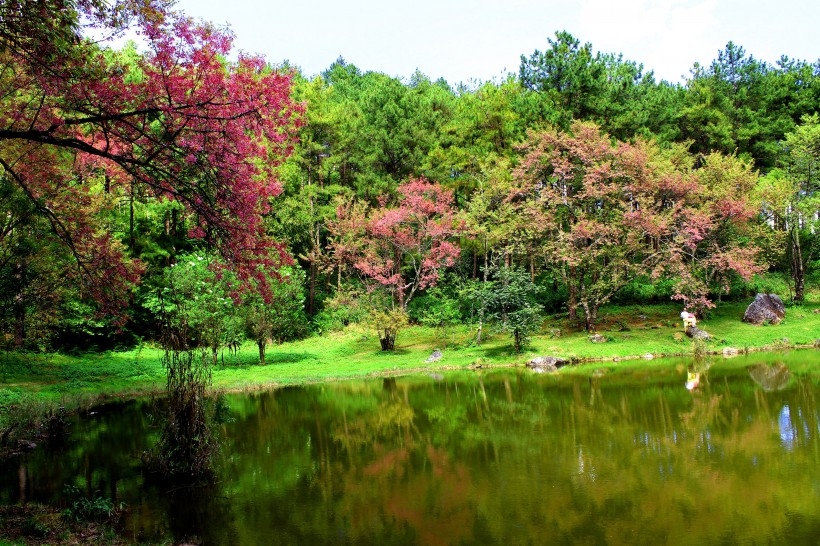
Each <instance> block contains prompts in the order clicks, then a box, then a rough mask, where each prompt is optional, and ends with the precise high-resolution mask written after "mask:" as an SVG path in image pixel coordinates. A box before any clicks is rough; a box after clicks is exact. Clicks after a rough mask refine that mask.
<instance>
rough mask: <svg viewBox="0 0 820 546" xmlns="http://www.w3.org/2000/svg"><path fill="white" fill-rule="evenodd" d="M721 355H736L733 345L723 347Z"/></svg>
mask: <svg viewBox="0 0 820 546" xmlns="http://www.w3.org/2000/svg"><path fill="white" fill-rule="evenodd" d="M723 356H725V357H726V358H729V357H730V356H737V349H735V348H734V347H724V348H723Z"/></svg>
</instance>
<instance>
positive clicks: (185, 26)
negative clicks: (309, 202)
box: [0, 0, 300, 311]
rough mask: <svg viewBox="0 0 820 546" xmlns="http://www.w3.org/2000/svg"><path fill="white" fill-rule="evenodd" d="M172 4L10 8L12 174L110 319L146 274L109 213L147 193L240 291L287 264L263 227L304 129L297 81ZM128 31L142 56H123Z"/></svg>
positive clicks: (2, 115) (26, 4)
mask: <svg viewBox="0 0 820 546" xmlns="http://www.w3.org/2000/svg"><path fill="white" fill-rule="evenodd" d="M166 4H167V2H162V1H160V0H148V1H140V2H137V1H132V0H119V1H116V2H113V3H106V2H101V1H99V0H75V1H73V2H72V1H60V2H57V1H56V0H44V1H41V2H35V1H33V0H16V1H14V2H8V3H4V4H3V7H2V9H0V170H2V173H3V175H4V176H6V177H7V178H9V179H11V180H13V182H14V183H15V184H16V185H17V186H18V187H19V188H20V190H21V191H22V192H23V194H25V196H26V197H27V198H28V199H29V200H30V201H31V202H32V203H34V205H35V206H36V209H37V211H38V213H39V214H41V215H42V216H44V217H45V218H47V219H48V220H49V222H50V223H51V226H52V230H53V231H54V232H55V233H56V234H57V235H58V236H59V237H60V238H61V239H62V240H63V241H64V242H65V244H67V245H68V246H69V248H70V249H71V252H72V253H73V254H74V257H75V260H76V264H77V268H78V270H79V271H80V272H81V273H82V277H83V278H84V279H85V283H86V286H87V289H88V291H89V293H90V294H91V295H92V296H94V298H95V299H97V300H98V301H100V302H102V303H104V304H105V309H106V310H107V311H114V310H116V309H117V308H118V307H120V306H122V305H123V303H124V301H125V299H126V297H127V291H128V287H129V286H130V285H131V284H132V283H134V282H136V281H137V280H138V278H139V274H140V269H141V268H140V265H139V264H138V263H136V262H135V260H133V259H130V258H129V257H128V255H127V252H126V250H125V249H124V248H123V246H122V245H120V244H118V243H117V241H116V238H115V237H114V236H112V234H111V233H110V232H109V231H108V230H106V229H104V226H101V225H100V223H99V218H100V212H101V211H102V210H103V209H104V208H105V207H107V206H112V202H113V201H115V200H116V198H117V197H118V196H122V195H133V192H134V189H135V188H137V187H139V188H141V190H142V191H141V192H140V193H141V194H143V195H145V194H148V195H150V196H152V197H153V198H161V199H172V200H176V201H179V202H180V203H182V204H183V205H184V206H185V207H186V209H187V211H188V212H189V214H190V222H191V224H190V232H189V235H190V236H192V237H197V238H204V239H207V240H208V241H210V242H211V243H212V244H214V245H216V246H217V247H218V248H219V249H220V251H221V253H222V255H223V257H224V258H225V260H226V261H227V263H229V264H230V265H231V267H233V268H235V269H236V270H237V272H238V273H239V275H240V278H243V277H244V278H248V277H249V276H250V275H252V274H253V272H254V271H257V270H258V267H257V266H258V262H259V260H260V259H268V258H264V257H271V256H273V257H275V256H276V253H275V252H274V253H271V252H269V250H270V249H271V248H273V247H275V245H274V244H273V243H272V241H270V240H269V239H268V238H267V237H266V236H265V233H264V230H263V225H262V215H263V214H264V213H265V212H266V211H267V210H268V207H269V198H271V197H274V196H276V195H277V194H278V193H279V192H280V186H279V184H278V182H277V180H276V177H275V175H274V170H275V168H276V166H277V165H278V163H279V162H280V161H281V159H282V158H283V157H284V156H285V155H286V154H287V153H288V151H289V149H290V145H291V134H292V132H293V129H294V127H295V126H296V124H298V119H299V111H300V108H299V107H298V106H297V105H296V104H294V102H293V101H292V100H291V98H290V96H289V92H290V84H291V76H290V74H287V73H282V72H280V71H277V70H272V69H271V68H270V67H269V66H268V65H266V63H265V62H264V60H263V59H262V58H261V57H254V56H248V55H244V54H240V55H239V56H238V57H237V59H236V60H235V61H230V62H229V61H227V60H226V59H228V58H229V54H230V52H231V47H232V36H231V35H230V33H228V32H227V31H225V30H220V29H217V28H215V27H213V26H211V25H208V24H202V23H196V22H194V21H193V20H191V19H190V18H188V17H186V16H184V14H182V13H178V12H174V11H171V10H170V9H168V8H167V6H166ZM43 11H45V12H44V13H42V12H43ZM126 30H130V31H133V32H136V34H137V35H138V36H139V39H140V43H142V44H144V47H145V50H144V52H142V53H140V54H136V53H134V54H131V55H118V54H115V52H113V50H112V49H111V48H110V47H109V44H110V43H111V42H110V40H111V39H113V38H115V37H116V36H118V35H119V34H121V33H123V32H125V31H126ZM92 31H93V32H92ZM92 36H93V38H92ZM260 257H263V258H260Z"/></svg>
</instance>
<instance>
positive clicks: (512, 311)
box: [482, 265, 543, 353]
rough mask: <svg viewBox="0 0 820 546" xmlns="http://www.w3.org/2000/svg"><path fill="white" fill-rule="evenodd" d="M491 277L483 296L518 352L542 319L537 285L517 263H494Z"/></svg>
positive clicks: (491, 313) (491, 315)
mask: <svg viewBox="0 0 820 546" xmlns="http://www.w3.org/2000/svg"><path fill="white" fill-rule="evenodd" d="M493 277H494V280H493V281H492V282H491V283H489V284H485V285H484V287H483V288H482V292H483V295H482V298H483V299H484V300H485V301H486V305H487V308H488V310H489V311H490V317H491V318H492V319H493V320H494V321H495V323H496V324H497V325H498V329H499V331H501V332H504V333H506V334H509V335H510V336H512V340H513V348H514V349H515V352H517V353H520V352H521V351H522V349H523V348H524V347H526V346H527V345H528V344H529V341H530V336H531V335H532V334H533V333H534V332H537V331H538V329H539V328H541V323H542V322H543V317H542V312H543V307H542V306H541V304H540V303H538V301H537V299H538V292H539V289H538V287H537V285H536V284H535V283H533V282H532V279H531V278H530V274H529V272H528V271H526V270H524V269H521V268H520V267H515V266H512V267H511V266H507V265H503V266H501V267H497V268H495V269H494V271H493Z"/></svg>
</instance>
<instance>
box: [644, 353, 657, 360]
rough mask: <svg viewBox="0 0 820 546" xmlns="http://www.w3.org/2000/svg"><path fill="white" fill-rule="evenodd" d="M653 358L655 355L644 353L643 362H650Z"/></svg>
mask: <svg viewBox="0 0 820 546" xmlns="http://www.w3.org/2000/svg"><path fill="white" fill-rule="evenodd" d="M653 358H655V355H653V354H652V353H646V354H645V355H643V359H644V360H652V359H653Z"/></svg>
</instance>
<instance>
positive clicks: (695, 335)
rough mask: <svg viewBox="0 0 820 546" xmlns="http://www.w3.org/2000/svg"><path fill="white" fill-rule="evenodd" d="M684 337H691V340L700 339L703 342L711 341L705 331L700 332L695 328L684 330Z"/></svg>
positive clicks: (710, 337)
mask: <svg viewBox="0 0 820 546" xmlns="http://www.w3.org/2000/svg"><path fill="white" fill-rule="evenodd" d="M686 335H687V336H689V337H691V338H692V339H702V340H704V341H709V340H710V339H712V336H711V335H710V334H709V332H707V331H706V330H701V329H700V328H698V327H697V326H690V327H689V328H687V329H686Z"/></svg>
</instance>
